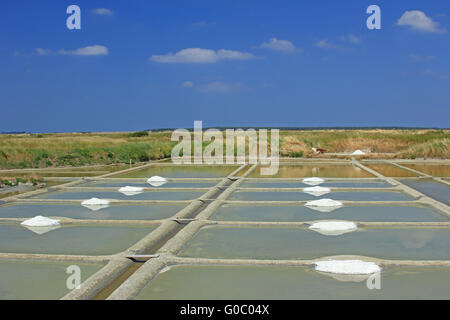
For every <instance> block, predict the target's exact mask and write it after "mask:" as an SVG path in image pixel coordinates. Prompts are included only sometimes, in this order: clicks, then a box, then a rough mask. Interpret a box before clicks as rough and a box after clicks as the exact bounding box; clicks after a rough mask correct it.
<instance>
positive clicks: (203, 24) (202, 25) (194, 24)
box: [191, 21, 206, 27]
mask: <svg viewBox="0 0 450 320" xmlns="http://www.w3.org/2000/svg"><path fill="white" fill-rule="evenodd" d="M191 26H193V27H204V26H206V21H198V22H194V23H191Z"/></svg>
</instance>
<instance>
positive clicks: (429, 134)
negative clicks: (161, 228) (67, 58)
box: [0, 130, 450, 169]
mask: <svg viewBox="0 0 450 320" xmlns="http://www.w3.org/2000/svg"><path fill="white" fill-rule="evenodd" d="M170 137H171V132H168V131H167V132H154V133H149V134H147V133H146V132H139V133H124V132H114V133H56V134H34V135H29V134H17V135H16V134H5V135H0V167H1V168H6V169H12V168H46V167H60V166H83V165H93V164H111V163H128V162H129V161H130V159H132V160H133V161H134V162H145V161H149V160H157V159H162V158H167V157H170V154H171V150H172V148H173V146H174V145H175V144H176V142H173V141H171V140H170ZM312 147H319V148H323V149H326V150H327V152H328V153H350V152H352V151H354V150H356V149H361V150H363V151H366V152H370V153H371V155H368V157H374V156H375V157H376V156H377V155H376V154H377V153H388V154H389V155H384V156H383V157H395V158H410V159H414V158H424V157H425V158H450V131H449V130H314V131H282V132H280V154H281V156H287V157H313V156H315V155H314V154H313V152H312V151H311V148H312ZM374 154H375V155H374ZM325 156H327V154H325ZM380 156H381V155H380Z"/></svg>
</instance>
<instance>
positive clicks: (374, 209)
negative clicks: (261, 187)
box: [211, 204, 449, 222]
mask: <svg viewBox="0 0 450 320" xmlns="http://www.w3.org/2000/svg"><path fill="white" fill-rule="evenodd" d="M211 219H212V220H225V221H281V222H296V221H314V220H323V219H326V220H329V219H335V220H349V221H386V222H392V221H393V222H397V221H408V222H421V221H424V222H425V221H449V217H447V216H444V215H443V214H441V213H439V212H438V211H436V210H434V209H432V208H430V207H426V206H408V207H407V206H364V207H363V206H344V207H341V208H338V209H336V210H334V211H332V212H330V213H321V212H318V211H315V210H313V209H310V208H307V207H304V206H261V205H260V206H258V205H255V206H238V205H229V204H226V205H223V206H221V207H220V208H219V209H218V210H217V211H216V213H215V214H214V215H213V216H212V218H211Z"/></svg>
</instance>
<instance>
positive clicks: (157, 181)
mask: <svg viewBox="0 0 450 320" xmlns="http://www.w3.org/2000/svg"><path fill="white" fill-rule="evenodd" d="M147 183H148V184H150V185H152V186H153V187H160V186H162V185H164V184H166V183H167V179H166V178H163V177H160V176H153V177H151V178H148V179H147Z"/></svg>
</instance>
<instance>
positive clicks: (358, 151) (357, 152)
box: [352, 149, 366, 156]
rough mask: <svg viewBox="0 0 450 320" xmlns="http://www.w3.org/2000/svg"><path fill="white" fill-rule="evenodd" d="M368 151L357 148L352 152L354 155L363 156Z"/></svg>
mask: <svg viewBox="0 0 450 320" xmlns="http://www.w3.org/2000/svg"><path fill="white" fill-rule="evenodd" d="M365 154H366V153H365V152H363V151H361V150H359V149H358V150H356V151H354V152H353V153H352V156H362V155H365Z"/></svg>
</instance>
